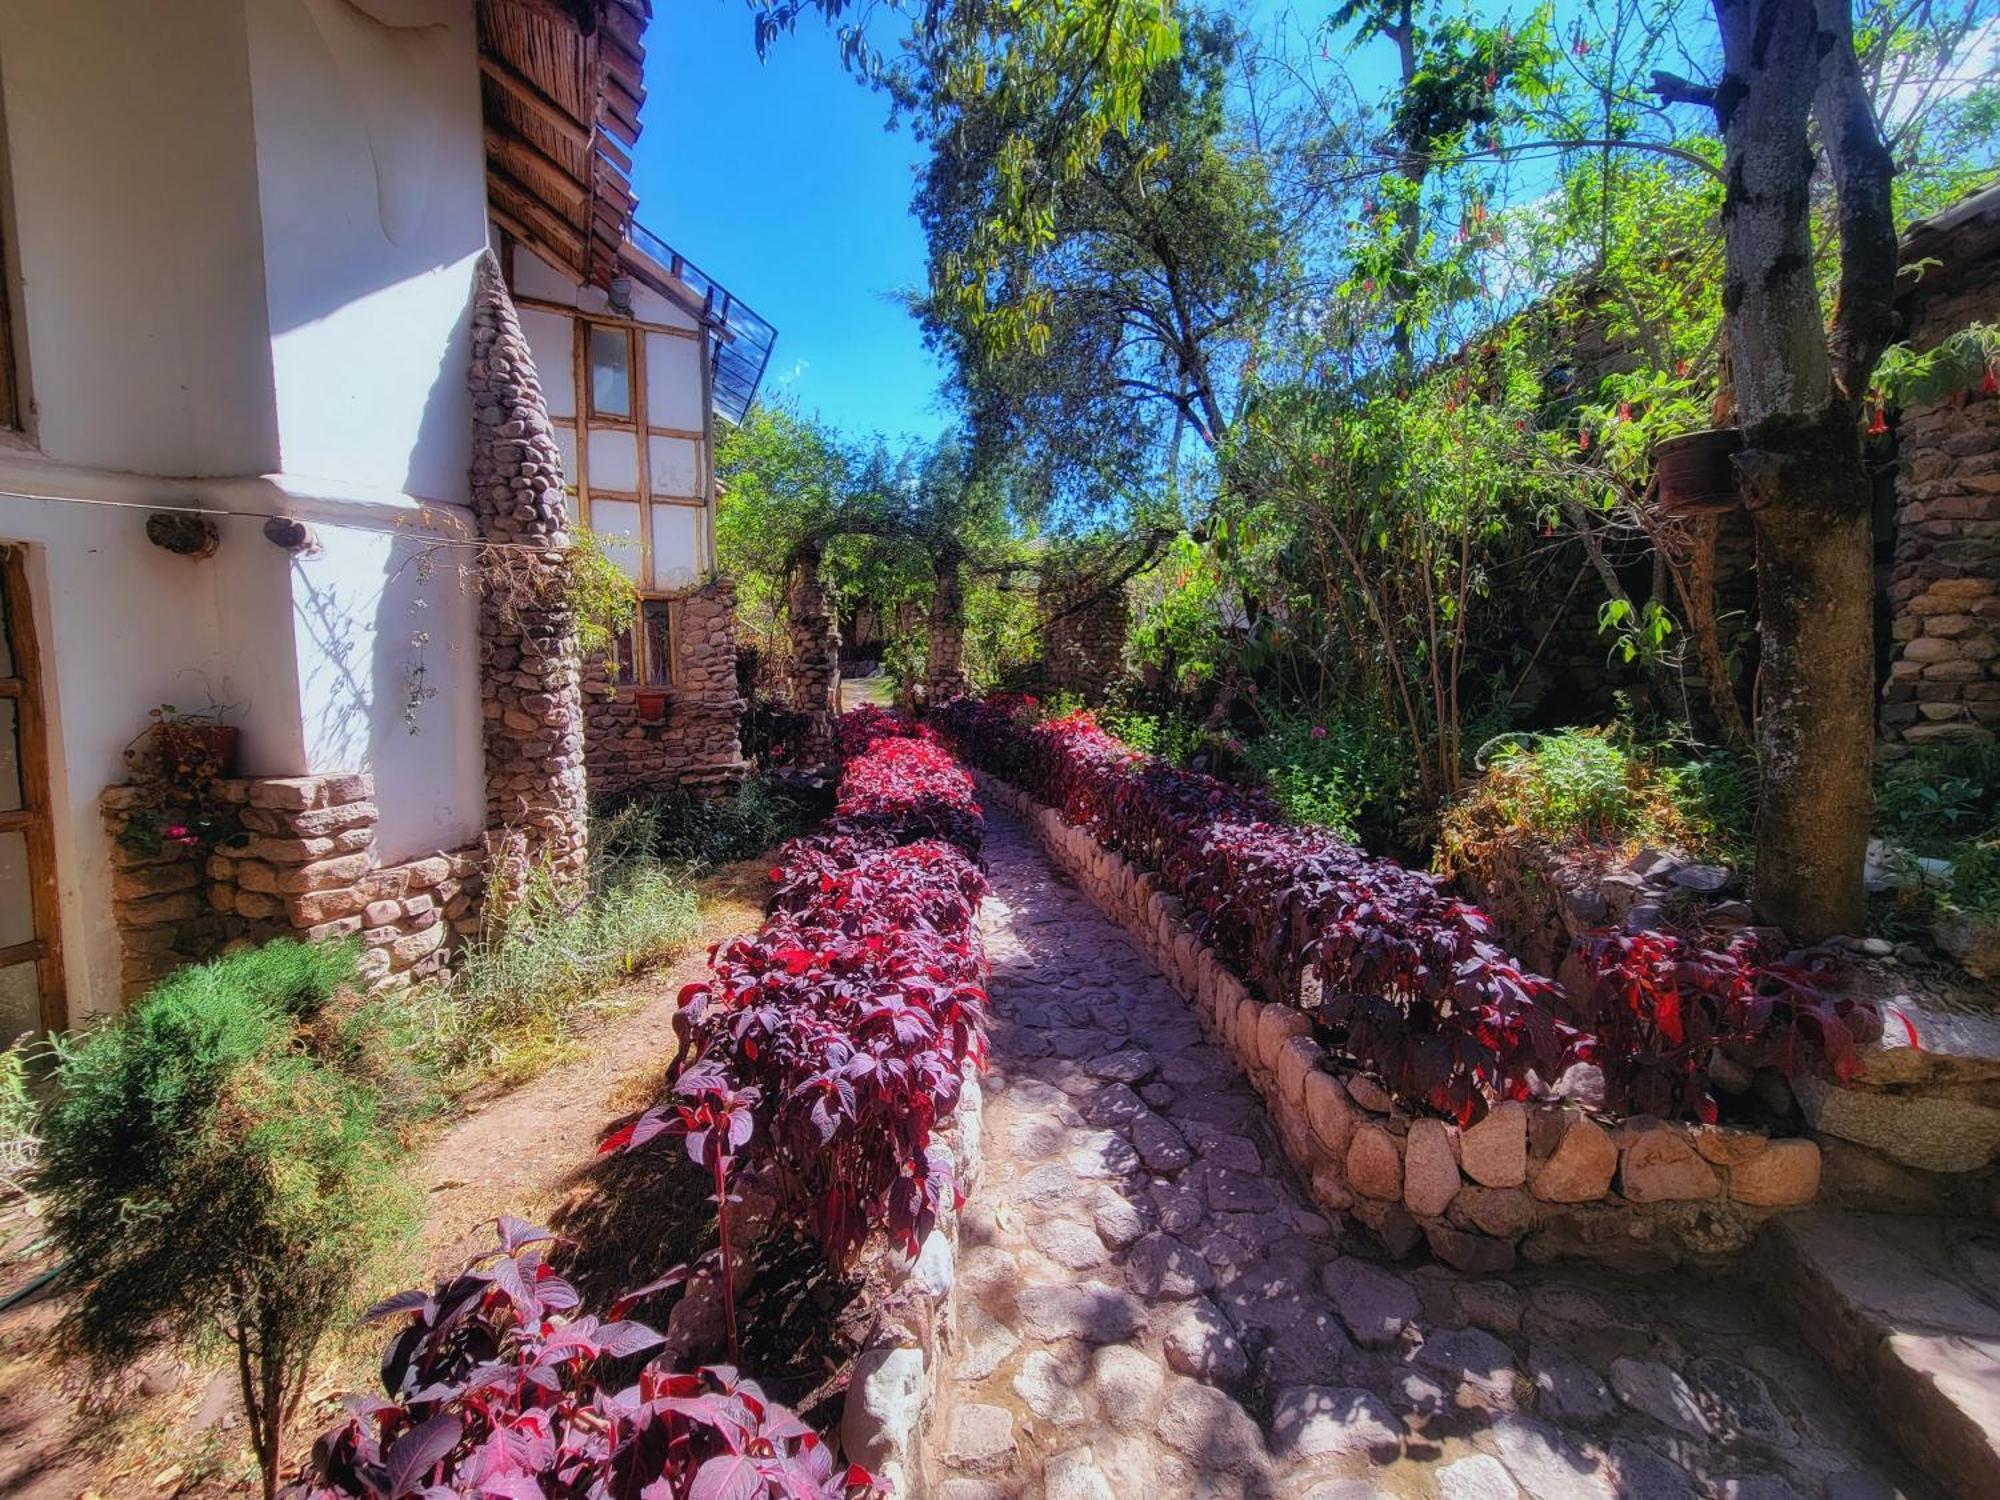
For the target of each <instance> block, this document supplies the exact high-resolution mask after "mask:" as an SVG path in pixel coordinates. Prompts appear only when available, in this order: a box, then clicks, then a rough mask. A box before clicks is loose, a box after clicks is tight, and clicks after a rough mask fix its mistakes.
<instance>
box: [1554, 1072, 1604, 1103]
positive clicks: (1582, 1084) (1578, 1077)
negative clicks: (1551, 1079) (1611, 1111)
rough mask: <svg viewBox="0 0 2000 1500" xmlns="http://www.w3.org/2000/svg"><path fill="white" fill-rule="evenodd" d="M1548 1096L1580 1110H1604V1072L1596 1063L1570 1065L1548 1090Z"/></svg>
mask: <svg viewBox="0 0 2000 1500" xmlns="http://www.w3.org/2000/svg"><path fill="white" fill-rule="evenodd" d="M1549 1096H1550V1097H1551V1098H1553V1099H1559V1100H1562V1101H1563V1102H1565V1103H1569V1104H1574V1105H1577V1106H1578V1107H1580V1108H1582V1109H1602V1108H1604V1070H1603V1069H1602V1068H1600V1067H1598V1066H1597V1064H1596V1063H1587V1062H1580V1063H1571V1064H1570V1065H1569V1066H1568V1067H1567V1068H1564V1069H1563V1070H1562V1074H1561V1076H1560V1077H1558V1078H1557V1079H1556V1081H1555V1084H1554V1086H1553V1087H1551V1088H1550V1090H1549Z"/></svg>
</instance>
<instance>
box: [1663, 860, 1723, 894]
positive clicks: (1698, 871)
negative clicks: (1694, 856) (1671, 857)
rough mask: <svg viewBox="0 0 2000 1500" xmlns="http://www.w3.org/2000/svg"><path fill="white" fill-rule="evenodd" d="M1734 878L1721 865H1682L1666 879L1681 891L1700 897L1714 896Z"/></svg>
mask: <svg viewBox="0 0 2000 1500" xmlns="http://www.w3.org/2000/svg"><path fill="white" fill-rule="evenodd" d="M1735 878H1736V877H1735V874H1734V872H1733V871H1730V870H1728V869H1725V868H1724V867H1723V866H1721V865H1682V866H1681V867H1680V868H1679V869H1678V870H1675V871H1674V873H1673V874H1672V875H1670V876H1669V877H1668V879H1670V880H1671V881H1673V883H1674V884H1675V885H1677V886H1679V887H1680V888H1681V889H1682V890H1684V891H1693V892H1695V893H1696V894H1697V895H1701V896H1713V895H1715V894H1716V893H1717V892H1718V891H1720V890H1721V889H1722V888H1723V887H1724V886H1726V885H1728V884H1729V882H1730V881H1732V880H1734V879H1735Z"/></svg>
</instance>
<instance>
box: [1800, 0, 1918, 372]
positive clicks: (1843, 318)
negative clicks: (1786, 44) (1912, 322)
mask: <svg viewBox="0 0 2000 1500" xmlns="http://www.w3.org/2000/svg"><path fill="white" fill-rule="evenodd" d="M1815 9H1816V10H1817V12H1818V17H1819V29H1820V34H1819V36H1817V37H1816V38H1815V39H1814V40H1815V41H1816V42H1817V43H1818V44H1819V52H1820V59H1821V61H1820V81H1819V88H1818V91H1817V92H1816V93H1815V94H1814V96H1813V116H1814V118H1815V119H1817V120H1818V122H1819V133H1820V139H1821V141H1822V142H1824V144H1825V146H1826V156H1827V163H1828V165H1829V166H1830V167H1831V168H1832V169H1833V181H1834V187H1835V189H1836V192H1837V198H1838V202H1837V205H1836V212H1835V223H1836V225H1837V226H1838V229H1839V233H1840V290H1839V295H1838V297H1837V299H1836V300H1835V302H1834V307H1833V326H1832V328H1831V329H1830V330H1829V333H1828V337H1827V344H1828V349H1829V352H1830V353H1831V354H1832V357H1833V379H1834V385H1835V387H1836V388H1837V389H1838V390H1839V392H1840V394H1841V395H1843V396H1845V397H1846V398H1847V399H1848V400H1849V401H1858V400H1860V398H1861V396H1862V395H1863V394H1864V393H1865V392H1866V390H1867V389H1868V382H1869V380H1870V378H1871V377H1872V376H1873V375H1874V373H1875V363H1876V361H1877V360H1879V359H1880V358H1881V357H1882V351H1883V350H1884V349H1886V348H1888V347H1889V340H1890V339H1891V338H1892V337H1893V336H1894V334H1895V330H1896V311H1895V305H1894V299H1895V289H1896V265H1897V261H1898V259H1899V258H1900V257H1899V253H1898V249H1897V244H1896V220H1895V215H1894V212H1893V210H1892V208H1891V204H1890V196H1889V184H1890V180H1891V179H1892V178H1893V177H1894V176H1895V173H1896V164H1895V160H1894V159H1893V158H1892V157H1891V156H1890V154H1889V148H1888V147H1887V146H1886V145H1885V144H1884V143H1883V140H1882V127H1881V125H1880V123H1879V122H1878V121H1877V120H1876V118H1875V109H1874V105H1873V104H1872V103H1871V102H1870V101H1869V98H1868V90H1867V87H1866V85H1865V84H1864V83H1863V81H1862V77H1861V68H1860V65H1859V64H1858V63H1857V62H1856V61H1855V56H1854V36H1853V21H1852V18H1851V16H1850V14H1849V10H1848V0H1817V4H1816V6H1815Z"/></svg>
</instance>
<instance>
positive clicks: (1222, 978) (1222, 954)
mask: <svg viewBox="0 0 2000 1500" xmlns="http://www.w3.org/2000/svg"><path fill="white" fill-rule="evenodd" d="M933 722H936V723H938V724H939V725H940V727H941V729H942V730H943V732H944V734H945V736H946V738H947V739H948V740H949V741H950V742H952V743H954V744H956V745H957V746H959V748H960V749H961V752H962V753H964V754H965V755H966V756H967V758H968V759H972V760H974V761H975V763H977V764H980V765H982V766H986V767H1006V768H1007V769H1008V771H1010V772H1011V773H1012V775H1014V776H1016V777H1018V778H1020V782H1019V785H1020V787H1021V789H1022V790H1021V792H1020V793H1016V792H1014V791H1012V790H1010V789H1008V788H1004V787H1000V786H997V785H996V786H993V787H991V788H990V789H989V791H988V795H989V796H990V797H992V798H995V799H997V800H1005V801H1010V802H1011V801H1014V800H1016V799H1017V798H1018V800H1019V802H1020V805H1021V807H1022V810H1023V811H1025V812H1026V813H1027V814H1028V815H1029V817H1030V821H1031V823H1032V824H1033V826H1034V827H1035V829H1036V831H1037V833H1038V835H1039V836H1040V837H1041V838H1042V840H1043V842H1044V844H1045V845H1046V846H1047V847H1048V848H1049V850H1050V852H1051V854H1052V855H1053V856H1054V857H1055V859H1056V861H1057V863H1058V864H1059V865H1061V866H1063V867H1064V868H1065V869H1067V870H1069V871H1070V872H1071V873H1072V874H1073V875H1074V876H1075V878H1076V879H1077V881H1078V883H1079V884H1080V885H1081V886H1082V887H1083V888H1084V889H1085V891H1086V892H1088V893H1089V894H1090V895H1091V896H1092V897H1093V899H1095V900H1097V901H1098V902H1099V903H1100V904H1101V905H1103V906H1104V907H1105V908H1106V909H1107V910H1109V911H1111V912H1112V913H1113V915H1115V916H1117V917H1118V918H1119V919H1120V920H1122V921H1123V922H1125V924H1126V925H1127V926H1128V927H1129V928H1131V929H1132V930H1133V932H1134V933H1135V935H1136V936H1137V937H1138V938H1139V939H1140V941H1141V943H1142V945H1144V946H1145V947H1146V948H1147V949H1148V951H1150V952H1151V953H1152V954H1153V955H1154V956H1155V958H1156V959H1157V960H1158V961H1159V963H1160V965H1161V967H1162V968H1163V969H1164V970H1166V972H1167V973H1168V974H1169V976H1170V977H1172V978H1173V980H1174V981H1175V983H1176V985H1177V987H1179V988H1180V989H1181V991H1182V993H1183V994H1184V995H1186V996H1187V997H1188V998H1189V1000H1190V1001H1191V1002H1192V1003H1193V1004H1194V1005H1195V1006H1196V1008H1197V1010H1198V1011H1199V1013H1200V1015H1201V1017H1202V1019H1203V1021H1204V1022H1205V1023H1206V1024H1207V1025H1208V1026H1209V1027H1210V1029H1211V1030H1212V1031H1213V1032H1214V1033H1215V1035H1216V1037H1217V1039H1218V1041H1219V1042H1220V1043H1221V1044H1222V1045H1223V1046H1225V1047H1226V1048H1227V1049H1228V1050H1230V1051H1231V1052H1232V1053H1233V1054H1234V1055H1235V1056H1236V1057H1237V1059H1238V1060H1239V1062H1240V1063H1241V1064H1242V1065H1243V1067H1244V1069H1245V1071H1246V1073H1248V1074H1249V1076H1250V1077H1251V1078H1252V1080H1253V1081H1254V1082H1255V1083H1257V1085H1258V1086H1259V1088H1260V1089H1261V1090H1262V1091H1263V1092H1264V1093H1265V1095H1266V1097H1267V1099H1268V1100H1269V1102H1270V1104H1271V1106H1272V1110H1273V1114H1274V1117H1275V1119H1276V1123H1277V1125H1278V1128H1279V1133H1280V1135H1281V1137H1282V1138H1283V1139H1284V1141H1285V1144H1286V1146H1287V1149H1288V1151H1289V1152H1290V1153H1291V1155H1292V1157H1293V1159H1294V1161H1295V1162H1296V1163H1297V1164H1298V1166H1299V1168H1300V1170H1301V1172H1302V1173H1303V1174H1304V1175H1305V1176H1306V1177H1307V1179H1308V1180H1309V1181H1310V1182H1311V1184H1312V1187H1313V1190H1314V1193H1315V1196H1316V1197H1317V1198H1318V1199H1319V1200H1320V1201H1321V1202H1322V1203H1323V1204H1325V1205H1326V1206H1327V1207H1329V1208H1333V1209H1338V1210H1343V1211H1347V1212H1349V1213H1351V1214H1352V1215H1353V1216H1355V1217H1357V1218H1359V1219H1360V1220H1361V1221H1362V1222H1364V1223H1367V1224H1368V1225H1370V1227H1372V1228H1374V1229H1376V1230H1377V1231H1378V1232H1379V1233H1380V1234H1381V1236H1382V1238H1383V1239H1384V1240H1385V1242H1386V1243H1388V1244H1389V1245H1390V1246H1391V1247H1392V1248H1396V1249H1407V1248H1408V1247H1409V1246H1411V1245H1413V1244H1414V1243H1415V1242H1416V1241H1417V1239H1418V1238H1419V1237H1423V1238H1426V1239H1428V1240H1429V1241H1430V1243H1431V1247H1432V1249H1433V1251H1434V1252H1435V1253H1436V1254H1437V1255H1438V1256H1439V1257H1440V1258H1441V1259H1444V1260H1446V1261H1448V1262H1449V1263H1451V1264H1453V1265H1457V1266H1459V1267H1461V1268H1462V1269H1468V1270H1490V1269H1494V1268H1497V1267H1500V1266H1504V1265H1510V1264H1512V1263H1513V1260H1514V1256H1515V1247H1516V1246H1517V1245H1521V1246H1524V1247H1525V1250H1526V1253H1529V1254H1532V1255H1537V1256H1548V1255H1561V1254H1570V1253H1584V1254H1590V1255H1595V1256H1600V1257H1606V1258H1612V1259H1620V1258H1630V1257H1633V1256H1645V1257H1648V1258H1655V1259H1657V1258H1658V1257H1660V1256H1661V1255H1665V1256H1668V1257H1670V1258H1671V1257H1674V1256H1678V1255H1679V1254H1681V1253H1684V1252H1685V1253H1695V1254H1710V1253H1719V1252H1724V1251H1731V1250H1735V1249H1739V1248H1741V1246H1742V1245H1743V1244H1745V1243H1746V1242H1747V1240H1748V1238H1749V1234H1750V1231H1751V1229H1752V1228H1754V1226H1755V1224H1756V1222H1757V1221H1758V1220H1759V1219H1761V1218H1762V1217H1763V1216H1764V1215H1765V1214H1767V1213H1768V1212H1770V1211H1772V1210H1773V1209H1776V1208H1780V1207H1790V1206H1796V1205H1798V1204H1801V1203H1805V1202H1809V1201H1811V1199H1812V1198H1813V1196H1814V1195H1815V1194H1816V1192H1817V1189H1818V1179H1819V1152H1818V1148H1817V1147H1816V1146H1815V1145H1814V1143H1812V1142H1810V1141H1804V1140H1790V1141H1770V1140H1767V1139H1766V1137H1764V1136H1763V1135H1761V1134H1757V1133H1754V1132H1745V1131H1737V1130H1724V1129H1718V1128H1715V1127H1713V1126H1712V1125H1710V1124H1708V1123H1706V1121H1707V1120H1708V1119H1710V1118H1712V1114H1713V1106H1712V1104H1710V1103H1709V1102H1708V1100H1707V1093H1706V1086H1705V1077H1704V1076H1703V1075H1702V1073H1701V1069H1702V1067H1703V1065H1704V1063H1705V1060H1706V1052H1705V1050H1703V1049H1704V1048H1705V1047H1706V1046H1707V1045H1709V1044H1712V1042H1713V1040H1714V1039H1715V1037H1716V1036H1717V1035H1718V1034H1720V1033H1722V1032H1724V1031H1725V1030H1731V1031H1733V1032H1734V1033H1735V1034H1749V1035H1753V1036H1758V1037H1761V1038H1763V1039H1764V1041H1765V1044H1766V1045H1768V1046H1770V1047H1771V1048H1772V1049H1773V1053H1772V1055H1773V1056H1774V1057H1777V1058H1783V1049H1784V1048H1785V1047H1786V1046H1787V1045H1793V1046H1795V1048H1796V1052H1795V1055H1794V1056H1793V1057H1792V1058H1790V1059H1788V1060H1789V1061H1791V1062H1793V1064H1794V1065H1795V1066H1810V1065H1814V1064H1815V1063H1816V1062H1817V1063H1822V1064H1823V1063H1824V1059H1823V1056H1819V1057H1816V1056H1815V1055H1814V1054H1813V1051H1812V1047H1813V1042H1814V1040H1815V1038H1814V1036H1813V1031H1812V1028H1813V1027H1814V1026H1816V1025H1818V1024H1819V1020H1818V1018H1819V1017H1820V1016H1821V1015H1822V1014H1825V1015H1828V1016H1830V1018H1831V1022H1832V1023H1833V1024H1839V1025H1841V1026H1842V1027H1845V1026H1846V1025H1847V1024H1848V1022H1847V1019H1846V1016H1847V1012H1844V1011H1840V1010H1838V1009H1834V1010H1831V1011H1828V1010H1823V1009H1822V1008H1823V1007H1828V1006H1832V1005H1833V1004H1834V1002H1831V1001H1828V1000H1827V998H1826V997H1825V996H1824V995H1822V994H1821V993H1820V992H1819V991H1817V990H1816V989H1815V988H1814V987H1813V985H1812V982H1811V976H1810V975H1809V974H1807V973H1805V972H1804V971H1802V970H1795V969H1790V968H1785V967H1783V966H1777V967H1773V966H1768V965H1763V964H1760V963H1757V962H1754V961H1751V960H1749V959H1747V958H1746V957H1744V956H1743V955H1736V956H1732V955H1728V954H1705V953H1690V952H1686V951H1683V950H1682V949H1681V948H1680V947H1679V946H1678V944H1677V942H1676V940H1675V939H1672V938H1670V937H1666V936H1664V935H1659V934H1651V935H1648V936H1647V940H1646V941H1644V942H1635V941H1631V940H1628V939H1627V938H1626V937H1624V936H1623V935H1617V936H1614V935H1609V934H1607V935H1606V937H1605V941H1604V942H1603V944H1602V946H1601V947H1600V949H1599V954H1600V958H1599V968H1600V970H1601V971H1602V974H1603V982H1602V983H1601V984H1600V985H1599V986H1598V989H1597V992H1596V993H1595V994H1594V995H1593V996H1592V997H1591V1002H1592V1003H1593V1004H1594V1005H1596V1006H1598V1007H1600V1008H1601V1009H1600V1012H1599V1013H1600V1014H1604V1015H1606V1016H1607V1017H1608V1020H1609V1024H1607V1025H1604V1026H1602V1027H1595V1028H1592V1027H1585V1026H1581V1025H1576V1024H1571V1023H1569V1022H1567V1021H1565V1020H1564V1019H1563V1016H1564V1012H1563V1010H1562V1008H1561V1000H1562V996H1561V992H1560V990H1559V988H1558V987H1557V986H1556V985H1555V984H1554V982H1553V981H1551V980H1549V979H1547V978H1545V977H1543V976H1540V975H1536V974H1533V973H1530V972H1527V971H1526V970H1524V969H1523V968H1522V966H1520V965H1519V964H1518V963H1516V962H1515V961H1513V960H1512V958H1511V957H1510V956H1509V955H1508V954H1506V953H1505V952H1504V951H1503V950H1502V949H1501V948H1500V947H1499V946H1498V945H1497V944H1496V943H1495V942H1494V941H1493V939H1492V937H1491V936H1490V924H1489V923H1488V921H1487V919H1486V917H1485V915H1484V913H1482V912H1481V911H1479V909H1478V908H1477V907H1475V906H1472V905H1471V904H1469V903H1467V902H1463V901H1459V900H1456V899H1454V898H1453V897H1451V896H1450V894H1449V893H1448V892H1446V891H1445V890H1444V889H1443V887H1442V884H1441V882H1439V881H1438V880H1437V879H1435V878H1434V877H1432V876H1428V875H1423V874H1418V873H1416V872H1413V871H1408V870H1404V869H1402V868H1401V867H1399V866H1397V865H1395V864H1393V863H1392V862H1390V861H1386V860H1380V859H1374V858H1372V857H1370V856H1368V855H1367V854H1366V853H1364V852H1363V851H1361V850H1359V849H1356V848H1355V847H1354V846H1352V845H1350V844H1347V843H1345V842H1344V841H1342V840H1340V839H1338V838H1336V837H1334V836H1332V835H1330V834H1328V833H1326V832H1324V831H1323V830H1317V829H1308V828H1294V827H1286V826H1283V825H1278V824H1274V823H1272V822H1271V821H1269V818H1268V815H1267V814H1268V809H1267V807H1266V805H1265V804H1264V803H1263V799H1262V798H1261V797H1260V796H1259V795H1258V794H1257V793H1255V792H1254V791H1249V792H1246V791H1244V790H1242V789H1239V788H1235V787H1231V786H1228V785H1226V784H1223V783H1221V782H1217V781H1214V780H1213V779H1211V778H1208V777H1203V776H1198V775H1194V774H1191V773H1187V772H1181V771H1178V770H1175V769H1173V768H1172V767H1169V766H1165V765H1163V764H1160V763H1158V762H1156V761H1151V760H1150V759H1149V758H1148V757H1144V756H1141V755H1139V754H1137V753H1136V752H1133V751H1131V750H1129V749H1128V748H1126V747H1124V746H1121V745H1119V744H1118V742H1117V741H1115V740H1113V739H1112V738H1111V737H1110V736H1109V735H1106V734H1105V733H1104V732H1103V731H1102V730H1101V729H1099V728H1098V727H1097V726H1096V725H1095V724H1094V723H1093V722H1091V721H1090V720H1089V719H1088V718H1087V717H1084V716H1073V717H1070V718H1067V719H1061V720H1055V721H1048V722H1035V721H1033V720H1032V719H1031V717H1030V716H1029V714H1028V713H1027V712H1024V710H1023V705H1022V704H1021V703H1020V702H1019V701H1002V702H999V703H992V702H989V703H983V704H981V703H968V702H963V701H961V702H958V703H953V704H950V705H947V706H946V707H945V708H943V709H941V710H940V711H939V712H938V713H937V715H936V716H935V718H934V720H933ZM1023 793H1024V794H1025V795H1023ZM1043 800H1046V801H1047V802H1048V803H1049V804H1050V805H1049V806H1043V805H1041V803H1042V801H1043ZM1246 980H1247V983H1246V982H1245V981H1246ZM1783 990H1789V991H1790V993H1788V994H1787V993H1779V992H1780V991H1783ZM1260 997H1261V998H1260ZM1802 1017H1804V1018H1806V1019H1801V1018H1802ZM1867 1019H1868V1018H1866V1017H1863V1018H1862V1022H1861V1024H1863V1025H1864V1026H1865V1024H1866V1020H1867ZM1836 1045H1838V1044H1837V1043H1836ZM1582 1063H1588V1064H1591V1065H1592V1066H1591V1067H1590V1068H1576V1067H1574V1065H1575V1064H1582ZM1829 1066H1830V1065H1829ZM1565 1073H1567V1076H1566V1077H1565ZM1600 1073H1601V1078H1602V1088H1603V1097H1602V1098H1593V1099H1592V1100H1591V1101H1590V1104H1589V1105H1588V1106H1586V1105H1585V1104H1583V1103H1580V1102H1579V1101H1578V1100H1577V1099H1576V1098H1574V1097H1565V1095H1570V1094H1573V1092H1574V1090H1575V1088H1576V1085H1577V1084H1579V1083H1581V1082H1583V1081H1585V1080H1590V1081H1592V1082H1595V1081H1596V1079H1597V1078H1598V1077H1599V1076H1600ZM1558 1079H1562V1080H1563V1081H1564V1084H1565V1088H1564V1089H1562V1090H1561V1091H1557V1090H1555V1089H1553V1088H1552V1087H1551V1085H1552V1083H1553V1082H1554V1081H1555V1080H1558ZM1657 1093H1663V1094H1664V1095H1665V1096H1666V1097H1665V1100H1664V1102H1665V1103H1667V1104H1668V1105H1670V1106H1676V1107H1679V1108H1680V1109H1682V1110H1684V1111H1685V1112H1686V1113H1687V1114H1689V1115H1692V1116H1693V1117H1694V1118H1695V1120H1696V1121H1697V1123H1695V1124H1693V1125H1682V1124H1674V1123H1668V1122H1664V1121H1662V1120H1661V1119H1659V1118H1657V1117H1655V1116H1652V1115H1648V1114H1643V1113H1639V1112H1637V1111H1633V1112H1632V1113H1631V1114H1630V1115H1629V1116H1628V1117H1627V1118H1625V1119H1624V1120H1622V1121H1620V1120H1618V1119H1617V1118H1616V1115H1615V1113H1607V1112H1606V1111H1605V1109H1604V1107H1603V1106H1604V1103H1605V1102H1606V1100H1608V1101H1609V1102H1610V1103H1611V1106H1612V1109H1613V1110H1614V1111H1616V1110H1617V1109H1618V1106H1620V1105H1622V1104H1625V1103H1627V1101H1630V1100H1632V1099H1634V1098H1637V1097H1644V1096H1647V1095H1648V1094H1657Z"/></svg>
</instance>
